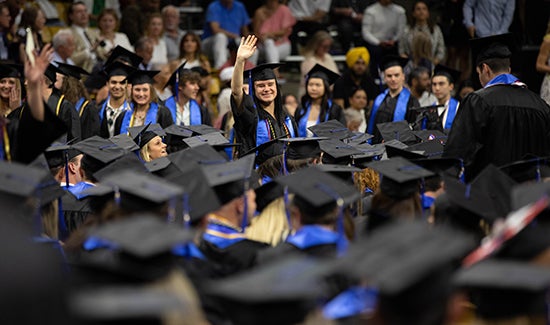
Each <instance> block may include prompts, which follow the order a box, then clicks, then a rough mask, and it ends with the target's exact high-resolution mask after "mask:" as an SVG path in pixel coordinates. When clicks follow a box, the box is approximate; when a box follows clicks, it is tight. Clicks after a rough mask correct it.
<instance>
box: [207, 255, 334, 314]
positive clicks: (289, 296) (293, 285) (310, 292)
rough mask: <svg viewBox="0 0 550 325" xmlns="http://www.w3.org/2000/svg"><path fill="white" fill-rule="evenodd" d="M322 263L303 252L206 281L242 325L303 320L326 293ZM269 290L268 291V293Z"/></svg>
mask: <svg viewBox="0 0 550 325" xmlns="http://www.w3.org/2000/svg"><path fill="white" fill-rule="evenodd" d="M319 264H320V263H319V262H318V261H316V260H314V259H310V258H304V257H303V256H292V255H291V256H288V257H287V258H284V259H279V260H277V261H275V262H273V263H268V264H265V265H263V266H261V267H259V268H255V269H254V270H252V271H249V272H245V273H242V274H238V275H236V276H234V277H229V278H226V279H223V280H218V281H214V282H210V283H208V284H207V285H206V291H207V292H208V295H209V296H215V297H216V298H218V299H220V300H221V301H222V304H223V306H225V307H226V309H225V310H227V312H228V315H229V318H230V319H231V320H232V321H233V323H234V324H240V325H253V324H265V325H279V324H297V323H301V322H302V321H303V320H304V318H305V317H306V315H307V314H308V313H309V312H310V311H311V310H313V309H314V308H315V306H316V303H315V302H316V301H317V299H320V298H321V297H322V296H324V295H325V294H326V290H327V288H326V285H325V283H324V281H323V272H322V271H323V270H321V269H322V268H321V267H320V265H319ZM266 292H268V293H269V294H266Z"/></svg>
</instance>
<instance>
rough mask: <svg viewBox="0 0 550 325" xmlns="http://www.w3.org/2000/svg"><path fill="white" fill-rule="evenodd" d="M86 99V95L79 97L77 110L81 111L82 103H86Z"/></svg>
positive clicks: (75, 106) (76, 105)
mask: <svg viewBox="0 0 550 325" xmlns="http://www.w3.org/2000/svg"><path fill="white" fill-rule="evenodd" d="M85 101H86V98H84V97H80V98H79V99H78V101H77V102H76V104H75V105H74V108H75V109H76V111H77V112H79V113H80V109H81V108H82V104H84V102H85Z"/></svg>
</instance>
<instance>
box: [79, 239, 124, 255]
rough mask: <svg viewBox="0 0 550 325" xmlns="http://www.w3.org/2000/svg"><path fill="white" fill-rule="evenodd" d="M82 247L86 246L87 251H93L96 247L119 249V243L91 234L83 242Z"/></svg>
mask: <svg viewBox="0 0 550 325" xmlns="http://www.w3.org/2000/svg"><path fill="white" fill-rule="evenodd" d="M82 248H84V250H86V251H93V250H95V249H100V248H106V249H110V250H112V249H117V248H118V245H116V244H114V243H112V242H110V241H108V240H105V239H101V238H99V237H94V236H90V237H88V238H87V239H86V241H85V242H84V244H82Z"/></svg>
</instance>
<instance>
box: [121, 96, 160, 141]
mask: <svg viewBox="0 0 550 325" xmlns="http://www.w3.org/2000/svg"><path fill="white" fill-rule="evenodd" d="M158 111H159V105H158V104H157V103H155V102H151V104H149V109H148V110H147V114H146V115H145V121H144V122H143V125H147V124H149V123H156V122H157V114H158ZM133 117H134V104H133V103H132V104H131V105H130V109H129V110H128V111H126V112H125V114H124V119H123V120H122V126H121V127H120V133H121V134H126V133H128V128H129V127H132V126H133V125H130V121H132V118H133Z"/></svg>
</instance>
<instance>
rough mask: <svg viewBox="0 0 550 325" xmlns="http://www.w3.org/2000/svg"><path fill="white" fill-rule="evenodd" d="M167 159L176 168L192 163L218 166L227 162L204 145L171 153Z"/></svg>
mask: <svg viewBox="0 0 550 325" xmlns="http://www.w3.org/2000/svg"><path fill="white" fill-rule="evenodd" d="M168 159H169V160H170V161H171V162H172V163H174V164H175V165H176V166H185V164H187V162H189V161H192V162H196V163H198V164H202V165H211V164H220V163H225V162H227V158H226V157H224V156H222V155H220V153H219V152H217V151H216V150H215V149H214V148H213V147H211V146H209V145H207V144H204V145H201V146H197V147H193V148H187V149H184V150H182V151H177V152H173V153H171V154H169V155H168Z"/></svg>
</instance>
